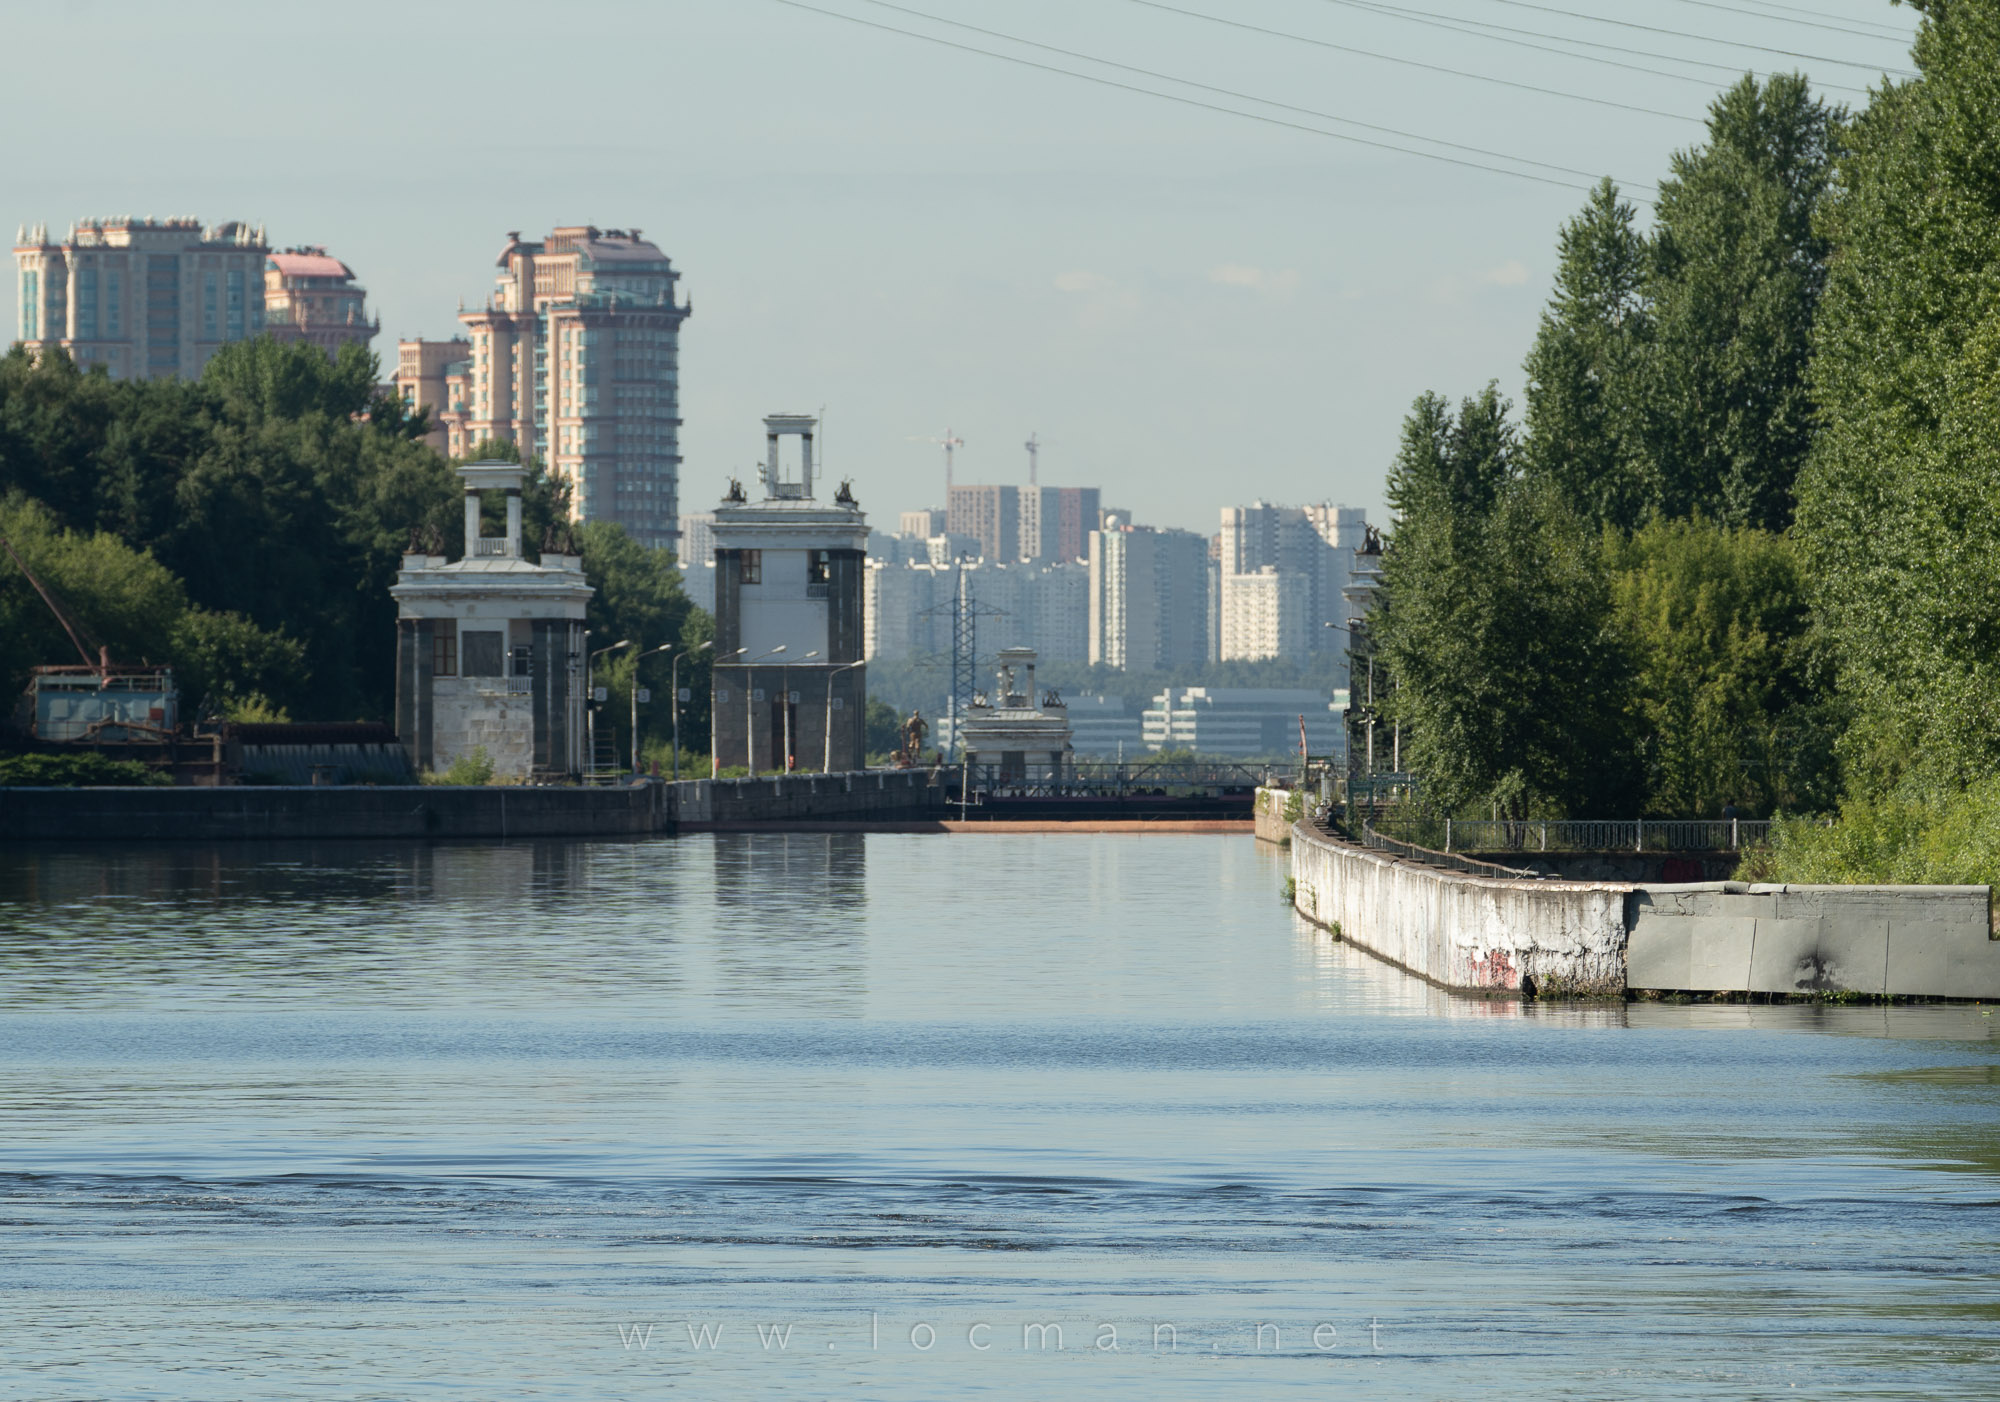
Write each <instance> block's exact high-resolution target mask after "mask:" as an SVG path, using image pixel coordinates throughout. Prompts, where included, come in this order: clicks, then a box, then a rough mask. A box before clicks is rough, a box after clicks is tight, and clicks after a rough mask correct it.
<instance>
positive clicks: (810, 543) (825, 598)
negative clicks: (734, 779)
mask: <svg viewBox="0 0 2000 1402" xmlns="http://www.w3.org/2000/svg"><path fill="white" fill-rule="evenodd" d="M816 425H817V421H816V420H815V419H813V418H811V417H809V416H807V415H803V414H773V415H771V416H770V417H768V418H766V419H765V420H764V434H765V461H764V465H763V467H762V469H761V472H760V475H761V477H762V479H763V480H762V484H761V486H762V493H761V499H760V500H756V501H752V500H750V499H749V498H748V496H747V495H746V494H745V493H744V492H743V490H742V488H741V486H740V485H739V484H736V483H732V484H731V486H730V493H729V495H728V496H727V497H725V498H724V499H723V500H722V502H721V504H719V505H718V506H717V507H716V509H715V524H714V527H713V529H714V539H715V671H714V680H713V682H712V685H713V688H714V690H713V693H712V700H713V702H714V704H713V707H712V714H713V716H714V724H715V737H714V738H715V749H714V755H715V766H716V767H717V768H718V769H723V768H732V767H738V766H742V767H747V768H749V769H750V770H752V771H753V772H755V771H765V770H772V769H787V768H789V769H825V770H827V771H829V772H838V771H841V770H854V769H860V768H862V767H863V766H864V765H865V764H866V763H867V735H866V732H865V729H864V726H863V712H864V710H865V703H866V699H867V696H868V680H867V668H866V667H865V666H864V665H863V663H862V657H863V653H862V641H863V640H862V626H861V625H862V617H861V607H862V603H861V600H862V585H863V577H864V574H865V567H866V562H867V549H868V518H867V517H866V516H864V515H862V512H861V507H860V505H859V504H858V503H857V502H856V501H855V500H854V498H853V497H852V496H851V495H850V494H849V492H848V490H847V487H846V485H845V484H844V483H843V484H842V485H841V487H840V489H839V490H838V491H836V492H835V493H834V495H833V499H832V500H831V501H820V500H818V499H816V498H815V497H814V496H813V457H812V444H813V430H814V428H815V427H816ZM786 437H796V438H797V439H798V440H799V465H798V469H797V473H796V475H795V476H790V477H787V476H786V475H784V474H783V472H782V471H781V469H780V466H779V460H778V447H779V440H780V439H782V438H786Z"/></svg>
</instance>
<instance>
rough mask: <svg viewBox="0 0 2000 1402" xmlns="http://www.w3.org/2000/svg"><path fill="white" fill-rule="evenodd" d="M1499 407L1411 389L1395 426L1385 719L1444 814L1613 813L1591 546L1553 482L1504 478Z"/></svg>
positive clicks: (1612, 687) (1596, 563) (1616, 704)
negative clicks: (1450, 402) (1398, 731)
mask: <svg viewBox="0 0 2000 1402" xmlns="http://www.w3.org/2000/svg"><path fill="white" fill-rule="evenodd" d="M1506 412H1507V406H1506V404H1505V403H1504V402H1503V401H1501V400H1500V398H1499V396H1498V394H1497V392H1495V391H1494V390H1493V389H1491V388H1489V389H1488V390H1487V391H1486V392H1485V393H1484V394H1483V395H1481V396H1480V397H1478V398H1476V399H1468V400H1466V401H1464V402H1463V403H1462V404H1461V406H1460V408H1459V411H1458V413H1457V415H1456V416H1455V417H1448V416H1447V415H1446V413H1445V412H1444V405H1443V401H1442V400H1440V399H1438V398H1437V397H1436V396H1434V395H1425V396H1424V397H1423V398H1421V399H1419V400H1418V401H1417V403H1416V406H1415V408H1414V409H1413V410H1412V412H1411V415H1410V417H1409V419H1408V420H1406V421H1405V424H1404V434H1403V447H1402V450H1401V452H1400V453H1399V454H1398V457H1397V460H1396V464H1395V466H1394V468H1392V470H1391V472H1390V498H1391V501H1392V503H1393V504H1394V505H1395V508H1396V512H1397V516H1396V523H1395V531H1394V535H1393V537H1392V539H1391V542H1390V548H1389V550H1388V552H1387V553H1386V555H1385V556H1384V559H1383V566H1382V569H1383V589H1382V597H1381V602H1380V605H1379V607H1378V611H1377V613H1376V615H1375V616H1374V619H1373V629H1374V635H1375V639H1376V648H1377V655H1378V658H1379V664H1380V665H1381V666H1383V667H1384V668H1386V670H1387V671H1388V673H1389V674H1390V675H1391V676H1392V677H1393V679H1394V687H1393V691H1391V692H1390V697H1389V700H1388V702H1387V710H1388V712H1389V714H1390V715H1391V716H1392V717H1393V718H1394V719H1396V720H1399V721H1400V722H1401V723H1402V726H1403V752H1404V755H1405V761H1404V762H1405V764H1406V765H1409V766H1410V767H1412V768H1414V769H1416V770H1417V771H1418V772H1420V773H1421V774H1422V775H1423V776H1424V780H1425V783H1426V785H1427V789H1428V794H1429V796H1430V798H1431V799H1432V801H1434V802H1435V803H1436V804H1438V805H1439V806H1440V807H1442V808H1444V809H1445V810H1446V811H1451V810H1454V809H1457V808H1460V807H1462V806H1465V805H1471V804H1481V805H1483V804H1485V803H1488V802H1492V803H1497V804H1498V805H1499V806H1501V807H1502V808H1503V809H1504V810H1505V811H1506V812H1508V813H1510V814H1515V815H1522V814H1528V813H1541V814H1551V815H1562V814H1568V813H1576V814H1582V815H1590V814H1594V813H1598V812H1605V811H1609V810H1613V809H1617V808H1619V807H1620V806H1621V805H1622V804H1624V803H1625V802H1627V801H1629V798H1630V796H1631V794H1632V791H1633V788H1634V784H1633V782H1632V777H1631V774H1630V772H1629V770H1630V766H1629V765H1628V764H1626V763H1625V762H1624V761H1623V759H1622V756H1623V755H1625V754H1626V753H1627V750H1626V747H1625V746H1624V745H1623V743H1622V741H1623V738H1624V737H1623V735H1622V732H1621V727H1622V710H1623V698H1624V695H1625V682H1624V676H1623V670H1622V669H1623V656H1622V654H1621V653H1620V651H1619V650H1618V648H1617V647H1616V646H1615V639H1614V637H1613V636H1612V630H1611V627H1610V623H1611V617H1612V615H1611V603H1610V594H1609V589H1608V584H1607V580H1606V577H1605V572H1604V569H1603V565H1602V560H1601V556H1600V552H1599V548H1598V542H1597V538H1596V536H1595V534H1594V533H1593V532H1591V531H1590V530H1589V529H1588V528H1587V527H1586V526H1585V525H1584V523H1583V522H1582V521H1581V520H1580V519H1579V518H1578V517H1577V516H1576V514H1575V512H1574V511H1573V510H1572V509H1571V508H1570V506H1569V504H1568V502H1567V501H1566V500H1565V499H1564V498H1563V496H1562V494H1561V493H1560V492H1559V491H1557V490H1556V488H1555V487H1554V485H1553V484H1552V483H1550V482H1548V481H1546V480H1540V479H1528V478H1523V477H1521V476H1520V475H1518V473H1517V472H1516V471H1515V467H1514V451H1515V450H1514V443H1513V436H1512V432H1511V429H1510V428H1509V427H1508V424H1507V419H1506ZM1379 694H1380V691H1379V690H1378V695H1379Z"/></svg>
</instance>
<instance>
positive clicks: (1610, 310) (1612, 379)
mask: <svg viewBox="0 0 2000 1402" xmlns="http://www.w3.org/2000/svg"><path fill="white" fill-rule="evenodd" d="M1651 258H1652V253H1651V249H1650V247H1649V245H1648V243H1647V240H1646V236H1645V235H1644V234H1642V233H1641V232H1639V230H1638V229H1637V227H1635V223H1634V214H1633V210H1632V206H1631V205H1629V204H1627V203H1626V202H1625V201H1623V200H1621V199H1620V198H1619V197H1618V190H1617V187H1616V186H1615V185H1613V184H1612V183H1611V182H1610V181H1609V180H1606V181H1604V182H1603V183H1601V184H1600V185H1599V186H1598V187H1597V188H1596V189H1595V190H1594V191H1592V192H1591V196H1590V200H1589V202H1588V203H1587V204H1585V206H1584V208H1583V211H1582V213H1580V214H1578V215H1577V216H1576V218H1574V219H1572V220H1570V221H1569V223H1567V224H1565V225H1564V226H1563V229H1562V233H1561V235H1560V236H1559V238H1558V242H1557V266H1556V278H1555V290H1554V293H1553V295H1552V296H1551V297H1550V299H1549V305H1548V307H1547V308H1546V309H1545V310H1544V311H1543V313H1542V321H1541V327H1540V329H1539V330H1538V331H1537V333H1536V336H1535V344H1534V348H1533V349H1532V350H1530V351H1529V352H1528V361H1527V366H1526V370H1527V377H1528V395H1527V411H1526V416H1525V417H1526V424H1525V427H1526V435H1525V438H1524V441H1523V444H1522V467H1523V471H1524V472H1525V473H1526V474H1527V475H1529V476H1532V477H1542V478H1546V479H1547V480H1549V481H1550V482H1552V483H1554V484H1555V487H1556V489H1557V490H1558V491H1560V492H1561V493H1562V494H1563V496H1564V497H1565V498H1567V499H1568V500H1569V502H1570V503H1571V504H1572V505H1573V506H1574V507H1575V509H1576V511H1577V513H1578V514H1579V515H1580V516H1581V517H1582V518H1583V519H1584V521H1586V522H1587V523H1589V524H1591V525H1593V526H1596V525H1605V524H1610V525H1616V526H1619V527H1623V528H1626V529H1629V528H1631V527H1633V526H1635V525H1637V524H1638V523H1639V521H1640V520H1641V519H1642V517H1643V516H1644V514H1645V512H1646V510H1647V508H1648V507H1649V506H1650V505H1651V496H1652V493H1651V487H1650V483H1649V476H1650V473H1649V469H1648V466H1647V449H1646V439H1645V431H1644V422H1643V415H1642V413H1641V405H1642V403H1643V400H1644V395H1643V386H1644V374H1645V369H1646V360H1645V356H1646V353H1647V350H1648V347H1649V343H1650V341H1651V338H1652V312H1651V305H1650V303H1649V301H1648V299H1647V295H1646V277H1647V273H1648V270H1649V267H1650V263H1651Z"/></svg>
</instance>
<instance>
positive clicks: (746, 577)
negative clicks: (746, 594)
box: [743, 550, 764, 584]
mask: <svg viewBox="0 0 2000 1402" xmlns="http://www.w3.org/2000/svg"><path fill="white" fill-rule="evenodd" d="M763 582H764V552H763V551H761V550H745V551H744V552H743V583H745V584H762V583H763Z"/></svg>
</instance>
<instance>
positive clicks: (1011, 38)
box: [866, 0, 1653, 190]
mask: <svg viewBox="0 0 2000 1402" xmlns="http://www.w3.org/2000/svg"><path fill="white" fill-rule="evenodd" d="M866 3H867V4H870V5H874V6H876V7H877V8H879V9H884V10H894V11H896V13H898V14H903V15H910V16H912V17H914V18H916V19H922V20H929V21H931V22H932V23H934V24H946V25H950V26H951V27H952V28H954V29H964V30H969V31H970V32H972V33H974V34H984V35H985V36H986V37H987V38H989V39H1002V40H1005V41H1006V42H1007V43H1010V44H1020V45H1022V46H1024V47H1026V48H1030V49H1040V50H1041V51H1042V52H1043V53H1049V54H1061V55H1062V56H1063V57H1064V58H1073V59H1077V60H1079V61H1081V62H1084V63H1096V64H1101V65H1103V66H1104V67H1106V68H1115V69H1117V70H1119V71H1120V72H1122V73H1136V74H1138V75H1139V76H1140V77H1143V78H1152V79H1155V80H1157V81H1159V82H1163V83H1179V84H1180V85H1182V86H1183V87H1189V88H1194V89H1196V90H1197V91H1200V92H1209V93H1214V94H1216V95H1217V96H1218V97H1228V98H1234V99H1235V100H1237V101H1238V102H1255V103H1258V104H1260V105H1262V106H1265V107H1276V108H1278V109H1279V110H1280V111H1284V112H1296V113H1298V114H1299V115H1300V116H1303V117H1317V118H1319V119H1320V120H1321V121H1324V122H1339V123H1341V124H1342V125H1344V126H1353V127H1360V128H1362V129H1363V130H1364V131H1374V132H1381V133H1383V134H1384V135H1386V136H1399V137H1402V138H1403V139H1404V140H1405V141H1422V142H1426V143H1428V144H1430V145H1433V146H1444V147H1448V148H1449V149H1451V150H1453V151H1464V152H1467V153H1469V154H1471V155H1475V156H1491V157H1492V158H1493V159H1495V160H1500V161H1513V162H1515V163H1517V164H1519V165H1527V166H1535V167H1537V168H1538V169H1541V170H1552V171H1555V172H1557V173H1558V174H1561V175H1575V176H1579V177H1581V178H1582V179H1584V180H1589V181H1595V180H1597V179H1598V177H1599V176H1600V175H1601V174H1602V172H1601V171H1594V170H1578V169H1576V168H1575V167H1574V166H1559V165H1551V164H1550V163H1549V162H1547V161H1537V160H1533V159H1530V158H1529V157H1527V156H1516V155H1512V154H1510V153H1508V152H1506V151H1491V150H1488V149H1487V148H1486V147H1484V146H1466V145H1464V144H1462V143H1460V142H1457V141H1446V140H1444V139H1443V138H1442V137H1436V136H1423V135H1420V134H1419V133H1417V132H1411V131H1403V130H1401V129H1400V128H1397V127H1385V126H1382V125H1379V124H1378V123H1375V122H1363V121H1359V120H1357V119H1355V118H1353V117H1342V116H1339V115H1337V114H1336V113H1332V112H1321V111H1319V110H1318V109H1316V108H1312V107H1298V106H1295V105H1293V104H1292V103H1289V102H1279V101H1277V100H1275V99H1273V98H1268V97H1258V96H1256V95H1255V94H1254V93H1245V92H1237V91H1235V90H1234V89H1232V88H1218V87H1215V86H1213V85H1212V84H1209V83H1199V82H1196V81H1195V80H1194V79H1192V78H1177V77H1175V76H1174V75H1173V74H1171V73H1160V72H1157V71H1155V70H1154V69H1151V68H1138V67H1135V66H1133V65H1132V64H1129V63H1119V62H1116V61H1115V60H1112V59H1108V58H1098V57H1097V56H1096V55H1094V54H1086V53H1079V52H1078V51H1077V50H1075V49H1064V48H1058V47H1057V46H1056V45H1054V44H1043V43H1040V42H1038V41H1036V40H1034V39H1023V38H1022V37H1021V36H1020V35H1018V34H1005V33H1002V32H1001V31H1000V30H997V29H982V28H981V27H980V26H978V25H976V24H967V23H965V22H964V21H962V20H955V19H946V18H945V17H944V16H942V15H933V14H930V13H928V12H926V11H923V10H913V9H911V8H910V7H909V6H907V5H897V4H894V3H892V0H866ZM1630 188H1636V189H1643V190H1650V189H1652V188H1653V187H1652V186H1650V185H1635V186H1633V187H1630Z"/></svg>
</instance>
